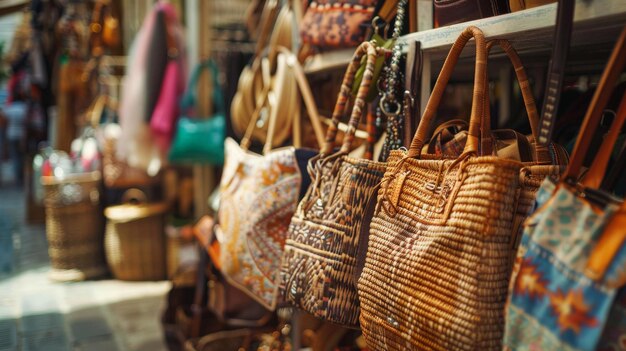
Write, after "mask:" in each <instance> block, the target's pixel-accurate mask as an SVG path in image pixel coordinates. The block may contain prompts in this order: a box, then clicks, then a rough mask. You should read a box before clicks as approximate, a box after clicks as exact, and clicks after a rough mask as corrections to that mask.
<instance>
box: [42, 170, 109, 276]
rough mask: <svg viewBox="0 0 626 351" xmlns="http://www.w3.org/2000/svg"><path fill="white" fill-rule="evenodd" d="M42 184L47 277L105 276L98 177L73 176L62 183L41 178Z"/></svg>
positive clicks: (98, 175)
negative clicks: (50, 269) (46, 242)
mask: <svg viewBox="0 0 626 351" xmlns="http://www.w3.org/2000/svg"><path fill="white" fill-rule="evenodd" d="M42 184H43V186H44V191H45V197H44V203H45V207H46V236H47V238H48V253H49V255H50V263H51V265H52V271H51V273H50V277H51V278H52V279H54V280H61V281H67V280H84V279H89V278H95V277H99V276H102V275H103V274H105V273H106V272H107V267H106V263H105V261H104V246H103V242H102V238H103V224H104V222H103V218H102V210H101V208H100V203H99V195H100V174H99V173H98V172H94V173H87V174H79V175H72V176H70V177H67V178H64V179H62V180H59V179H56V178H54V177H42Z"/></svg>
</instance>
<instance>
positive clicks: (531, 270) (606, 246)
mask: <svg viewBox="0 0 626 351" xmlns="http://www.w3.org/2000/svg"><path fill="white" fill-rule="evenodd" d="M625 65H626V28H625V29H624V30H623V31H622V34H621V35H620V37H619V39H618V41H617V44H616V46H615V49H614V51H613V53H612V55H611V57H610V58H609V62H608V64H607V67H606V68H605V70H604V73H603V75H602V78H601V80H600V82H599V84H598V88H597V89H596V93H595V95H594V98H593V100H592V102H591V105H590V106H589V109H588V110H587V115H586V117H585V121H584V122H583V126H582V128H581V132H580V135H579V137H578V140H577V142H576V146H575V148H574V152H573V153H572V157H571V160H570V163H569V166H568V168H567V170H566V172H565V173H564V175H563V177H561V180H560V181H559V182H558V183H556V184H555V183H553V182H549V181H545V182H544V184H543V185H542V188H541V189H540V192H539V194H538V197H537V198H538V202H539V205H540V207H539V209H538V210H537V211H536V212H535V213H534V214H533V215H532V217H531V218H529V219H528V220H527V221H526V227H525V231H524V235H523V237H522V242H521V245H520V249H519V251H518V259H517V262H516V266H515V268H514V273H513V276H512V278H511V285H510V293H509V299H508V304H507V309H506V333H505V338H504V345H505V347H506V348H508V349H514V350H525V349H528V350H530V349H541V350H595V349H596V348H597V347H598V346H600V347H601V348H600V349H609V346H610V347H611V348H612V347H615V348H619V347H621V346H620V345H623V340H620V337H621V335H623V333H624V332H625V331H626V323H625V322H626V321H625V319H626V317H625V314H624V307H623V306H624V304H623V302H622V301H623V299H621V298H618V299H617V300H616V294H617V293H618V289H619V288H621V287H623V286H624V284H625V283H626V276H625V275H624V269H623V268H624V266H625V265H626V245H625V243H624V233H626V231H625V230H624V226H623V225H624V217H625V216H626V212H625V210H626V209H625V207H626V206H625V205H624V203H623V200H622V199H619V200H618V199H615V198H614V197H612V196H610V195H608V194H607V193H606V192H604V191H602V190H599V188H600V185H601V182H602V180H603V178H604V175H605V173H606V169H607V164H608V161H609V158H610V154H611V151H612V149H613V148H614V147H615V142H616V140H617V136H618V134H619V132H620V130H621V128H622V125H623V124H624V120H626V97H624V98H622V102H621V104H620V106H619V108H618V112H617V115H616V118H615V119H614V121H613V124H612V126H611V130H610V132H609V133H608V134H607V136H606V137H605V138H604V141H603V143H602V145H601V146H600V149H599V151H598V153H597V156H596V158H595V159H594V161H593V163H592V165H591V167H590V168H589V170H588V172H587V173H586V175H585V177H584V179H583V180H582V181H580V182H579V181H578V179H579V176H580V174H581V168H582V165H583V162H584V159H585V157H586V156H587V153H588V151H589V147H590V144H591V139H592V138H593V135H594V134H595V131H596V130H597V127H598V125H599V124H600V121H601V119H602V113H603V109H604V106H605V105H606V103H607V101H608V99H609V97H610V95H611V90H612V89H613V87H614V85H615V83H616V81H617V79H618V77H619V74H620V73H621V72H622V70H623V69H624V67H625ZM620 296H622V297H623V296H624V294H623V293H622V294H620ZM607 319H608V321H607ZM605 325H606V327H607V330H606V331H605V334H604V336H602V337H601V335H602V332H603V329H604V327H605ZM598 342H600V344H598Z"/></svg>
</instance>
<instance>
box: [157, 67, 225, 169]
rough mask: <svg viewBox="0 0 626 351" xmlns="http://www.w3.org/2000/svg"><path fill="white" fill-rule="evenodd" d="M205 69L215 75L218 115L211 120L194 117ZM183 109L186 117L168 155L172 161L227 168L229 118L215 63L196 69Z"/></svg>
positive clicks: (214, 85)
mask: <svg viewBox="0 0 626 351" xmlns="http://www.w3.org/2000/svg"><path fill="white" fill-rule="evenodd" d="M205 69H208V70H210V71H211V76H212V81H213V109H214V113H213V115H212V116H210V117H197V116H194V117H192V116H193V115H194V114H196V112H195V108H196V103H197V96H196V86H197V85H198V79H199V78H200V74H201V73H202V71H204V70H205ZM180 105H181V106H180V107H181V111H182V113H183V115H182V116H180V118H179V119H178V122H177V124H176V133H175V135H174V142H173V143H172V146H171V148H170V151H169V155H168V159H169V161H170V162H171V163H175V164H209V165H222V164H224V139H225V138H226V117H225V113H224V98H223V95H222V90H221V88H220V85H219V82H218V80H217V66H216V65H215V62H213V61H212V60H206V61H204V62H202V63H200V64H198V66H196V68H195V69H194V71H193V73H192V75H191V79H190V80H189V85H188V86H187V89H186V91H185V94H184V95H183V97H182V99H181V102H180Z"/></svg>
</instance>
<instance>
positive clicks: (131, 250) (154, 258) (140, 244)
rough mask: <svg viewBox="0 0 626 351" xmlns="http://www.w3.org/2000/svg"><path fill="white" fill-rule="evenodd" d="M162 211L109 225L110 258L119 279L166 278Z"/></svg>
mask: <svg viewBox="0 0 626 351" xmlns="http://www.w3.org/2000/svg"><path fill="white" fill-rule="evenodd" d="M163 225H164V220H163V216H162V214H155V215H153V216H147V217H143V218H139V219H137V220H130V221H125V222H117V221H114V220H111V219H109V220H108V221H107V225H106V234H105V239H104V243H105V248H106V258H107V262H108V263H109V267H110V268H111V272H112V273H113V276H114V277H115V278H116V279H122V280H162V279H165V277H166V264H165V234H164V232H163Z"/></svg>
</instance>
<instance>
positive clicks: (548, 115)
mask: <svg viewBox="0 0 626 351" xmlns="http://www.w3.org/2000/svg"><path fill="white" fill-rule="evenodd" d="M574 3H575V0H560V1H559V2H558V5H557V17H556V28H555V30H554V40H553V43H554V46H553V47H552V59H551V60H550V69H549V71H548V83H547V86H546V91H545V96H544V98H543V107H542V109H541V122H540V130H539V137H538V138H537V143H538V144H539V145H544V146H547V145H548V144H549V143H550V140H552V131H553V129H554V128H553V126H554V121H555V120H556V113H557V108H558V106H559V98H560V95H561V86H562V85H563V76H564V71H565V61H566V60H567V51H568V49H569V43H570V38H571V36H572V24H573V22H574Z"/></svg>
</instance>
